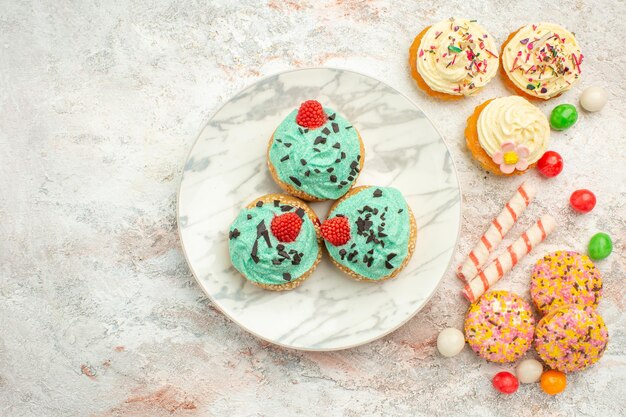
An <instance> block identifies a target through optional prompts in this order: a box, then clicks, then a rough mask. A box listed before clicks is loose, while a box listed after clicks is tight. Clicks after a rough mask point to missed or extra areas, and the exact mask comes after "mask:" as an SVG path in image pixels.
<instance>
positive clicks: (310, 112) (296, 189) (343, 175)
mask: <svg viewBox="0 0 626 417" xmlns="http://www.w3.org/2000/svg"><path fill="white" fill-rule="evenodd" d="M363 157H364V149H363V142H362V141H361V137H360V135H359V133H358V132H357V130H356V128H355V127H354V126H352V124H351V123H350V122H348V121H347V120H346V119H344V118H343V117H342V116H341V115H339V114H338V113H337V112H335V111H334V110H333V109H330V108H327V107H326V108H323V107H322V105H321V104H320V103H318V102H317V101H315V100H308V101H305V102H304V103H302V105H301V106H300V108H299V109H296V110H293V111H292V112H291V113H290V114H289V115H288V116H287V117H286V118H285V120H283V122H282V123H281V124H280V125H279V126H278V128H277V129H276V131H275V132H274V134H273V135H272V138H271V139H270V141H269V145H268V150H267V164H268V167H269V170H270V173H271V174H272V178H274V181H276V183H277V184H278V185H279V186H280V187H281V188H282V189H283V190H285V191H286V192H288V193H290V194H292V195H295V196H296V197H299V198H301V199H303V200H307V201H322V200H334V199H337V198H340V197H341V196H343V195H344V194H346V193H347V192H348V190H350V188H351V187H352V186H353V185H354V183H355V182H356V179H357V177H358V176H359V172H360V171H361V169H362V168H363Z"/></svg>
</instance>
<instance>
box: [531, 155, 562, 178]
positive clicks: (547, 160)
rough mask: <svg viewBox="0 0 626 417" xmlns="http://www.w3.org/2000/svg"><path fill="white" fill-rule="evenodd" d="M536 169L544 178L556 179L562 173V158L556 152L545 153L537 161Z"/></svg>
mask: <svg viewBox="0 0 626 417" xmlns="http://www.w3.org/2000/svg"><path fill="white" fill-rule="evenodd" d="M537 169H538V170H539V172H541V173H542V174H543V175H545V176H546V177H556V176H557V175H559V174H560V173H561V171H563V158H562V157H561V155H559V154H558V153H557V152H554V151H547V152H546V153H544V154H543V156H542V157H541V158H539V160H538V161H537Z"/></svg>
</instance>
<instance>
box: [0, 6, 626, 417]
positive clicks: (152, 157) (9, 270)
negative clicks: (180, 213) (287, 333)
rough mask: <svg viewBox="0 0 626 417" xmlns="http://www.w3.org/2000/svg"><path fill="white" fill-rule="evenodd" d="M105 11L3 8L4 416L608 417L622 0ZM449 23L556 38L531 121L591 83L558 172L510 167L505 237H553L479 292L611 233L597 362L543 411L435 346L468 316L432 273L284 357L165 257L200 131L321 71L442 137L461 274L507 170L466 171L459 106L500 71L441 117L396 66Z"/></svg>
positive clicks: (621, 231)
mask: <svg viewBox="0 0 626 417" xmlns="http://www.w3.org/2000/svg"><path fill="white" fill-rule="evenodd" d="M109 3H111V4H109ZM112 3H113V2H106V1H89V2H78V1H76V2H70V1H54V2H53V1H48V2H39V1H32V2H28V1H19V0H15V1H13V0H0V145H1V146H0V196H1V199H0V231H1V232H2V236H1V240H0V279H1V282H0V284H1V285H0V415H2V416H7V417H9V416H10V417H12V416H52V417H56V416H103V417H105V416H152V417H160V416H170V415H175V416H196V415H198V416H200V415H201V416H249V415H250V416H257V415H263V416H297V415H321V416H366V415H407V416H416V415H429V416H430V415H436V414H440V415H477V416H478V415H480V416H489V415H515V416H572V415H594V414H595V415H606V416H618V415H624V409H625V408H626V297H625V295H624V277H625V270H624V265H625V254H624V250H623V245H624V241H625V237H626V227H625V224H624V219H625V218H626V212H625V208H624V201H625V200H626V195H625V193H624V183H625V169H624V162H625V158H626V156H625V155H626V148H625V134H624V127H625V126H624V113H625V111H626V110H625V104H626V103H625V102H626V95H625V75H626V71H625V70H624V68H625V65H626V61H625V59H624V46H623V33H624V30H625V29H626V27H625V23H624V18H625V17H626V6H625V5H624V2H618V1H610V0H601V1H592V0H585V1H583V0H580V1H575V2H568V1H563V0H555V1H537V0H527V1H523V2H511V3H509V2H505V1H484V2H478V1H448V2H446V4H442V2H440V1H435V0H429V1H421V2H417V1H404V2H393V4H391V2H385V1H336V2H335V1H315V2H311V3H310V4H305V3H299V2H296V1H293V0H288V1H280V0H273V1H269V2H254V1H226V0H223V1H208V2H205V1H198V2H177V1H171V2H170V1H157V0H148V1H130V2H127V3H125V4H117V5H112ZM118 3H121V2H118ZM452 3H455V4H452ZM313 4H314V5H313ZM451 15H457V16H462V17H470V18H476V19H478V20H479V22H481V23H483V24H484V25H485V26H486V27H487V28H488V29H489V30H490V31H491V33H492V34H493V35H494V36H495V37H496V38H497V39H498V40H499V41H502V40H503V39H504V38H505V37H506V35H507V34H508V33H509V32H510V31H512V30H515V29H516V28H517V27H519V26H520V25H522V24H524V23H528V22H530V21H536V20H546V21H554V22H557V23H560V24H562V25H564V26H566V27H568V28H570V29H571V30H573V31H575V32H576V34H577V35H578V39H579V41H580V43H581V45H582V47H583V49H584V54H585V62H584V75H583V80H582V83H581V84H580V85H579V86H577V87H575V88H574V89H572V91H570V92H569V93H567V94H565V96H564V97H562V98H559V99H557V100H554V101H552V102H549V103H546V104H542V105H541V108H542V109H543V110H544V111H545V112H546V113H548V112H549V111H550V109H551V108H552V107H553V106H554V105H555V104H557V103H559V102H577V98H578V96H579V94H580V92H581V89H582V88H583V87H584V86H588V85H591V84H599V85H602V86H604V87H605V88H607V89H608V90H609V93H610V103H609V105H608V106H607V107H606V108H605V110H604V111H602V112H601V113H598V114H585V113H582V114H581V117H580V121H579V123H578V124H577V125H576V126H575V127H574V128H572V129H570V130H569V131H566V132H564V133H554V135H553V149H556V150H558V151H559V152H560V153H561V154H562V155H563V157H564V159H565V163H566V167H565V170H564V172H563V173H562V174H561V175H560V176H559V177H557V178H556V179H552V180H542V179H540V178H539V177H538V176H537V175H536V174H535V173H531V174H528V175H527V178H529V179H531V180H533V181H535V182H537V184H538V185H539V187H540V189H541V190H540V193H539V195H538V197H537V200H536V203H535V204H533V206H532V207H531V208H530V209H529V211H528V212H527V215H526V216H525V217H524V219H523V221H522V224H521V225H517V226H518V227H516V228H515V229H514V230H513V232H512V234H511V235H512V236H515V235H516V234H519V232H520V231H521V230H523V228H524V226H525V225H527V224H529V223H530V222H531V218H532V217H536V216H538V215H539V214H540V213H542V212H544V211H547V212H551V213H552V214H554V215H555V216H556V217H557V218H558V220H559V223H560V226H559V227H560V228H559V230H558V232H557V233H555V234H554V235H553V236H551V237H550V238H549V241H548V242H546V243H545V244H544V245H542V246H541V248H540V249H539V250H537V251H536V252H534V253H533V255H532V256H530V257H527V258H526V259H525V260H524V261H523V262H521V265H519V266H518V267H517V269H516V270H514V271H513V273H511V274H509V276H508V277H507V278H506V279H505V280H503V281H502V282H501V283H500V284H499V285H498V288H503V289H511V290H515V291H517V292H520V293H521V294H524V295H525V296H527V295H528V272H529V267H530V265H531V264H532V263H533V262H534V260H536V259H537V258H538V257H539V256H540V255H541V254H542V253H543V252H545V251H548V250H554V249H560V248H568V249H577V250H581V251H584V249H585V245H586V242H587V240H588V238H589V237H590V236H591V235H592V234H594V233H595V232H597V231H600V230H603V231H607V232H609V233H610V234H612V235H613V237H614V239H615V244H616V250H615V252H614V254H613V255H612V256H611V257H610V258H609V259H607V260H604V261H601V262H599V263H598V266H599V267H600V269H601V270H602V271H603V272H604V278H605V296H604V299H603V301H602V303H601V305H600V312H601V313H602V314H603V316H604V318H605V319H606V322H607V324H608V327H609V331H610V335H611V341H610V343H609V347H608V350H607V351H606V354H605V355H604V358H603V359H602V360H601V362H600V363H599V364H598V365H596V366H595V367H593V368H591V369H589V370H587V371H584V372H581V373H578V374H575V375H571V376H570V377H569V381H568V382H569V386H568V389H567V390H566V392H565V393H563V394H562V395H560V396H558V397H555V398H549V397H547V396H546V395H544V394H543V393H542V392H541V391H540V389H539V388H538V386H536V385H534V386H523V387H522V388H521V389H520V390H519V391H518V392H517V393H516V394H515V395H513V396H510V397H504V396H500V395H498V394H496V393H495V392H494V390H493V389H492V388H491V386H490V378H491V376H492V375H493V374H494V373H495V372H496V371H497V370H498V369H501V368H500V367H498V366H495V365H492V364H488V363H486V362H484V361H483V360H481V359H479V358H477V357H476V356H475V355H474V354H473V353H471V351H470V350H469V348H466V349H465V350H464V352H463V353H462V354H461V355H459V356H458V357H456V358H453V359H444V358H442V357H440V356H439V355H438V354H437V352H436V348H435V338H436V335H437V332H438V331H439V330H441V329H442V328H444V327H446V326H456V327H460V326H461V325H462V322H463V314H464V311H465V309H466V303H465V302H464V301H462V300H461V298H460V296H459V289H460V284H459V282H458V281H457V280H456V278H454V277H453V275H452V273H451V271H449V272H448V273H447V274H446V276H445V278H444V282H443V284H442V285H441V287H440V288H439V290H438V292H437V293H436V295H435V296H434V298H433V299H432V300H431V301H430V303H429V304H428V305H427V307H426V308H424V309H423V310H422V311H421V313H420V314H418V315H417V316H416V317H415V318H414V319H413V320H411V321H410V322H409V323H408V324H407V325H406V326H404V327H403V328H401V329H400V330H398V331H397V332H395V333H393V334H392V335H390V336H388V337H385V338H384V339H382V340H379V341H377V342H374V343H371V344H369V345H366V346H362V347H360V348H356V349H352V350H349V351H342V352H334V353H300V352H294V351H288V350H284V349H280V348H276V347H273V346H271V345H268V344H266V343H262V342H260V341H259V340H257V339H255V338H254V337H252V336H250V335H248V334H247V333H245V332H244V331H242V330H240V329H239V328H238V327H237V326H236V325H234V324H233V323H231V322H229V320H227V319H226V318H224V317H223V316H222V315H221V314H220V313H219V312H217V311H216V310H215V309H214V308H213V307H212V306H211V304H210V302H208V301H207V299H206V298H205V296H204V295H203V294H202V293H201V291H200V289H199V287H198V286H197V285H196V284H195V282H194V279H193V277H192V276H191V275H190V273H189V270H188V268H187V266H186V264H185V261H184V258H183V255H182V253H181V250H180V246H179V242H178V238H177V233H176V225H175V221H174V218H175V196H176V189H177V185H178V181H179V178H180V173H181V168H182V166H183V164H184V160H185V156H186V154H187V152H188V150H189V148H190V146H191V144H192V143H193V141H194V139H195V137H196V135H197V133H198V132H199V129H200V127H201V126H202V123H203V121H205V120H206V119H207V118H208V117H209V116H210V114H211V113H212V112H213V111H215V110H216V109H217V108H218V107H219V106H220V105H221V104H222V103H223V102H224V101H225V100H227V99H228V98H229V97H230V96H231V95H232V94H234V93H235V92H237V91H238V90H240V89H241V88H242V87H244V86H246V85H248V84H250V83H252V82H254V81H255V80H257V79H258V78H259V77H261V76H263V75H266V74H271V73H273V72H276V71H279V70H284V69H288V68H295V67H304V66H319V65H327V66H337V67H344V68H349V69H354V70H358V71H362V72H365V73H367V74H369V75H372V76H375V77H379V78H380V79H382V80H384V81H385V82H387V83H389V84H391V85H392V86H394V87H396V88H398V89H400V90H401V91H404V92H406V93H407V94H408V95H409V97H411V98H412V99H414V100H415V101H416V102H418V103H419V104H420V105H421V106H422V107H423V109H424V110H425V111H426V113H427V114H428V115H430V116H431V117H432V118H433V120H434V121H435V122H436V124H437V126H438V127H439V128H440V129H441V131H442V132H443V134H444V135H445V137H446V138H447V139H448V143H449V145H450V147H451V149H452V153H453V157H454V160H455V162H456V164H457V168H458V171H459V175H460V180H461V184H462V188H463V195H464V209H463V230H462V239H461V242H460V246H459V249H458V251H457V254H456V259H457V261H458V260H460V259H461V258H462V255H463V254H465V253H467V251H468V250H469V248H470V246H471V245H472V244H473V243H474V242H475V240H476V238H477V237H478V235H480V233H481V232H482V230H483V228H484V227H485V224H486V223H487V222H488V221H489V220H490V219H491V217H492V216H493V215H494V214H495V213H496V212H497V211H498V210H499V209H500V207H501V205H502V204H503V201H504V200H505V199H507V198H508V196H509V195H510V194H511V192H512V190H513V189H514V188H515V186H516V185H517V184H518V183H519V182H520V179H519V178H516V179H498V178H494V177H493V176H492V175H487V174H485V173H484V172H482V171H481V170H480V169H479V168H478V167H477V165H476V164H474V163H473V162H472V161H471V159H470V157H469V156H468V153H467V151H466V150H465V146H464V144H463V134H462V133H463V128H464V120H465V118H466V117H467V116H468V115H469V114H470V112H471V110H472V109H473V107H474V106H476V105H477V104H479V103H480V102H481V101H482V100H485V99H487V98H490V97H493V96H497V95H502V94H506V92H505V90H504V88H503V86H502V83H501V81H500V80H498V79H496V80H494V82H492V83H491V84H490V85H489V86H488V88H487V89H486V91H484V92H483V93H482V94H480V95H479V96H478V97H475V98H470V99H467V100H464V101H462V102H457V103H444V102H438V101H434V100H431V99H428V98H427V97H425V96H424V95H423V94H421V93H420V92H419V91H417V90H416V88H415V87H414V85H413V83H412V82H411V79H410V77H409V75H408V70H407V49H408V47H409V45H410V43H411V41H412V37H413V36H414V35H415V34H417V33H418V32H419V31H420V30H421V29H422V28H423V27H424V26H426V25H428V24H430V23H432V22H434V21H437V20H440V19H444V18H447V17H449V16H451ZM416 180H419V179H416ZM582 187H586V188H590V189H591V190H593V191H594V192H595V193H596V195H597V196H598V206H597V207H596V208H595V210H594V211H593V212H592V213H590V214H588V215H585V216H580V215H574V214H573V213H572V212H571V211H570V210H569V208H568V206H567V198H568V196H569V194H570V193H571V192H572V191H573V190H574V189H576V188H582ZM224 227H226V225H224ZM503 368H507V369H508V367H503Z"/></svg>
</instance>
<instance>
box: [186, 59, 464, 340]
mask: <svg viewBox="0 0 626 417" xmlns="http://www.w3.org/2000/svg"><path fill="white" fill-rule="evenodd" d="M308 99H315V100H318V101H319V102H321V103H323V105H324V106H328V107H331V108H333V109H334V110H336V111H337V112H339V113H340V114H342V115H343V116H344V117H346V118H347V119H348V120H350V121H351V122H352V124H353V125H354V126H356V127H357V129H358V130H359V132H360V134H361V136H362V138H363V142H364V144H365V163H364V166H363V170H362V172H361V175H360V177H359V180H358V183H357V185H380V186H393V187H396V188H398V189H399V190H400V191H401V192H402V193H403V194H404V196H405V197H406V200H407V202H408V204H409V205H410V206H411V208H412V209H413V212H414V213H415V220H416V222H417V227H418V232H417V243H416V248H415V253H414V255H413V258H412V259H411V261H410V262H409V264H408V265H407V267H406V269H404V270H403V271H402V272H401V273H400V274H399V275H398V276H397V277H396V278H395V279H392V280H389V281H385V282H382V283H368V282H357V281H353V280H352V279H350V278H348V277H347V276H346V275H344V274H343V273H341V272H340V271H339V270H338V269H337V268H335V267H334V266H333V265H332V263H331V262H330V261H329V260H328V259H326V258H324V259H322V262H321V263H320V265H319V267H318V268H317V269H316V270H315V272H314V273H313V274H312V275H311V277H309V278H308V279H307V280H306V281H305V282H304V283H303V284H302V286H300V287H299V288H297V289H295V290H292V291H283V292H275V291H267V290H263V289H261V288H259V287H256V286H254V285H251V284H249V283H248V282H246V280H245V279H244V278H243V277H242V276H240V275H239V273H238V272H237V271H236V270H235V269H234V268H233V266H232V265H231V263H230V258H229V254H228V229H229V226H230V224H231V222H232V221H233V220H234V219H235V217H236V215H237V213H238V212H239V210H241V209H242V208H243V207H244V206H245V205H246V204H248V203H249V202H251V201H252V200H254V199H255V198H256V197H258V196H261V195H263V194H267V193H275V192H281V190H280V188H279V187H278V186H277V185H276V184H275V183H274V181H273V180H272V178H271V176H270V174H269V172H268V169H267V164H266V149H267V143H268V140H269V138H270V136H271V135H272V133H273V131H274V129H275V128H276V127H277V126H278V124H279V123H280V122H281V121H282V119H283V118H284V117H285V116H287V114H289V112H290V111H292V110H293V109H294V108H297V107H298V106H299V105H300V103H301V102H303V101H305V100H308ZM311 207H312V208H313V209H314V210H315V211H316V213H317V214H318V216H319V217H320V219H322V220H323V219H324V218H325V217H326V213H327V210H328V207H329V203H314V204H311ZM460 215H461V207H460V190H459V184H458V181H457V176H456V171H455V169H454V164H453V162H452V158H451V157H450V153H449V152H448V148H447V147H446V144H445V143H444V141H443V139H442V137H441V135H440V134H439V132H438V131H437V129H435V127H434V126H433V124H432V123H431V122H430V120H429V119H428V118H427V117H426V116H425V115H424V113H423V112H422V111H421V110H420V109H419V107H417V106H416V105H415V104H414V103H413V102H411V100H409V99H408V98H406V97H405V96H404V95H402V94H401V93H399V92H398V91H396V90H394V89H393V88H391V87H389V86H388V85H386V84H384V83H383V82H381V81H378V80H376V79H374V78H371V77H368V76H365V75H362V74H359V73H356V72H352V71H346V70H339V69H330V68H315V69H302V70H294V71H289V72H284V73H281V74H277V75H273V76H270V77H268V78H265V79H262V80H260V81H258V82H256V83H255V84H253V85H252V86H250V87H248V88H246V89H245V90H243V91H242V92H240V93H239V94H237V95H236V96H235V97H233V98H232V99H231V100H229V101H228V102H227V103H226V104H224V106H223V107H222V108H221V109H219V110H218V111H217V113H216V114H215V115H214V116H213V117H212V118H211V120H209V122H208V123H207V125H206V126H205V127H204V129H203V130H202V132H201V133H200V136H199V137H198V139H197V140H196V143H195V144H194V145H193V148H192V149H191V152H190V153H189V157H188V160H187V163H186V164H185V169H184V172H183V177H182V181H181V184H180V190H179V195H178V227H179V233H180V238H181V241H182V245H183V250H184V252H185V256H186V257H187V261H188V263H189V266H190V267H191V270H192V271H193V274H194V275H195V277H196V279H197V281H198V283H199V284H200V286H201V287H202V289H203V290H204V291H205V292H206V294H207V295H208V296H209V297H210V299H211V300H212V301H213V303H214V304H215V305H216V306H217V307H218V308H219V309H220V310H221V311H222V312H224V314H226V315H227V316H228V317H230V318H231V319H232V320H233V321H234V322H235V323H237V324H238V325H240V326H241V327H243V328H244V329H246V330H247V331H249V332H250V333H252V334H254V335H256V336H258V337H260V338H262V339H265V340H267V341H269V342H272V343H275V344H278V345H281V346H286V347H290V348H295V349H304V350H336V349H345V348H349V347H354V346H358V345H361V344H363V343H367V342H371V341H373V340H375V339H378V338H380V337H382V336H384V335H386V334H387V333H389V332H391V331H393V330H395V329H397V328H398V327H400V326H401V325H402V324H404V323H405V322H406V321H407V320H409V319H410V318H411V317H412V316H413V315H414V314H415V313H417V312H418V311H419V310H420V308H422V307H423V306H424V304H426V302H427V301H428V299H429V298H430V296H431V295H432V294H433V292H434V291H435V289H436V288H437V285H438V284H439V282H440V281H441V278H442V276H443V274H444V272H445V271H446V269H447V268H448V264H449V263H450V260H451V258H452V254H453V251H454V248H455V246H456V241H457V238H458V234H459V223H460ZM326 256H327V254H326V253H324V257H326Z"/></svg>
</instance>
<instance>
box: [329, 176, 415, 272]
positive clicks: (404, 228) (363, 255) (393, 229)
mask: <svg viewBox="0 0 626 417" xmlns="http://www.w3.org/2000/svg"><path fill="white" fill-rule="evenodd" d="M337 216H344V217H346V218H347V219H348V221H349V223H350V235H351V236H350V240H349V241H348V242H347V243H346V244H345V245H341V246H334V245H332V244H331V243H329V242H327V241H326V242H325V243H326V249H328V253H329V254H330V256H332V257H333V259H335V260H336V261H337V262H339V263H340V264H341V265H344V266H345V267H347V268H349V269H351V270H352V271H354V272H356V273H357V274H359V275H362V276H364V277H366V278H369V279H374V280H377V279H381V278H384V277H386V276H388V275H390V274H391V273H393V271H394V270H396V269H397V268H399V267H400V266H401V265H402V264H403V263H404V260H405V259H406V257H407V256H408V253H409V248H408V246H409V239H410V236H411V224H410V219H409V216H410V214H409V210H408V206H407V204H406V201H405V200H404V197H403V196H402V194H401V193H400V191H398V190H396V189H395V188H385V187H365V188H363V189H362V190H360V191H359V192H357V193H356V194H353V195H351V196H350V197H348V198H346V199H345V200H343V201H341V202H340V203H339V204H337V206H336V207H335V208H334V209H333V210H332V211H331V212H330V213H329V214H328V218H329V219H330V218H332V217H337Z"/></svg>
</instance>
